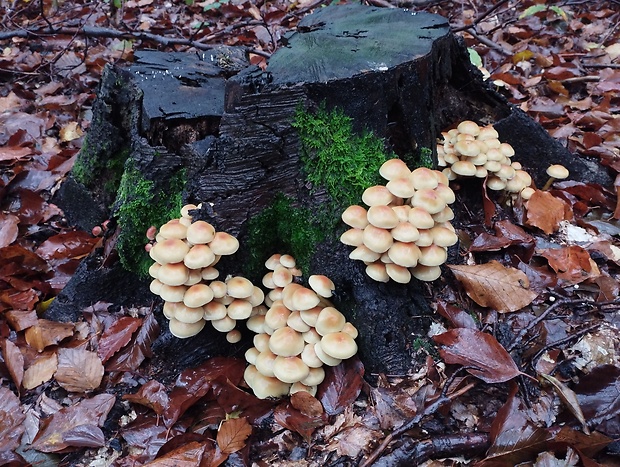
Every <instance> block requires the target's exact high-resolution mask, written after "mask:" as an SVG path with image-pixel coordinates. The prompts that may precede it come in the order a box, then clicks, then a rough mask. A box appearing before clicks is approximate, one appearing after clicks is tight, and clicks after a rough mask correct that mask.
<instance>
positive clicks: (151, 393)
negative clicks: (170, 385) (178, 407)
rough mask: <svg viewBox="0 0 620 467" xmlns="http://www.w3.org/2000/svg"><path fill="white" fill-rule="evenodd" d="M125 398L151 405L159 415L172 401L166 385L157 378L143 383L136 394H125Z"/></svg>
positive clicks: (136, 402)
mask: <svg viewBox="0 0 620 467" xmlns="http://www.w3.org/2000/svg"><path fill="white" fill-rule="evenodd" d="M123 399H125V400H127V401H129V402H133V403H134V404H141V405H144V406H146V407H149V408H150V409H152V410H153V411H154V412H155V413H156V414H157V415H161V414H163V413H164V410H165V409H166V407H168V404H169V403H170V399H169V398H168V393H167V392H166V387H165V386H164V385H163V384H161V383H160V382H159V381H155V380H151V381H149V382H148V383H146V384H143V385H142V387H141V388H140V389H139V390H138V392H136V393H135V394H125V395H124V396H123Z"/></svg>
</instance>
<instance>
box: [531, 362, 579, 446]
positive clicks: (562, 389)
mask: <svg viewBox="0 0 620 467" xmlns="http://www.w3.org/2000/svg"><path fill="white" fill-rule="evenodd" d="M540 376H541V377H542V378H544V379H545V380H547V381H548V382H549V383H551V385H552V386H553V387H554V388H555V390H556V392H557V393H558V396H560V399H561V400H562V402H564V405H566V407H567V408H568V410H570V412H571V413H572V414H573V415H574V416H575V418H576V419H577V420H579V423H581V426H582V427H583V432H584V433H585V434H586V435H589V434H590V430H589V429H588V423H587V422H586V419H585V417H584V416H583V412H582V411H581V407H580V406H579V401H578V400H577V395H576V394H575V392H574V391H573V390H572V389H571V388H569V387H568V386H566V385H565V384H564V383H563V382H562V381H560V380H559V379H557V378H556V377H555V376H551V375H547V374H545V373H540Z"/></svg>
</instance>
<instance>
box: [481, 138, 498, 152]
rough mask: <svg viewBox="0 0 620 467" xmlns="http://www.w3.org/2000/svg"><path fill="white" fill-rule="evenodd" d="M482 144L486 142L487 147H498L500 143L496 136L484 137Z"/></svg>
mask: <svg viewBox="0 0 620 467" xmlns="http://www.w3.org/2000/svg"><path fill="white" fill-rule="evenodd" d="M484 144H486V145H487V147H488V148H489V149H499V147H500V146H501V145H502V143H501V142H500V140H499V139H497V138H488V139H485V140H484ZM500 153H501V151H500Z"/></svg>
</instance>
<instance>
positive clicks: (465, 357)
mask: <svg viewBox="0 0 620 467" xmlns="http://www.w3.org/2000/svg"><path fill="white" fill-rule="evenodd" d="M433 340H434V341H435V342H437V343H438V344H439V345H441V346H442V347H441V349H440V350H439V354H440V355H441V358H443V359H444V360H445V361H446V363H454V364H458V365H463V366H472V367H474V368H471V369H468V370H467V371H468V372H469V373H471V374H472V375H474V376H476V377H477V378H480V379H481V380H483V381H486V382H487V383H503V382H505V381H509V380H511V379H512V378H514V377H515V376H518V375H520V374H521V372H520V371H519V368H517V365H516V364H515V362H514V360H513V359H512V357H511V356H510V354H509V353H508V352H507V351H506V349H504V348H503V347H502V346H501V344H500V343H499V342H497V340H496V339H495V338H494V337H493V336H492V335H490V334H487V333H485V332H481V331H478V330H476V329H466V328H457V329H451V330H450V331H448V332H444V333H443V334H439V335H436V336H433Z"/></svg>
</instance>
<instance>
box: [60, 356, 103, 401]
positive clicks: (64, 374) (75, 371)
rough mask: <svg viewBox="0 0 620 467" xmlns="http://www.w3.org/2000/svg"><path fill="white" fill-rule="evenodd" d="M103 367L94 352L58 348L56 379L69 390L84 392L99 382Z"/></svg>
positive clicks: (93, 387)
mask: <svg viewBox="0 0 620 467" xmlns="http://www.w3.org/2000/svg"><path fill="white" fill-rule="evenodd" d="M103 373H104V368H103V364H102V363H101V360H100V359H99V357H98V356H97V354H96V353H95V352H90V351H88V350H85V349H59V350H58V369H57V370H56V375H55V378H56V381H58V384H60V385H61V386H62V387H63V388H65V389H66V390H67V391H70V392H86V391H92V390H93V389H96V388H98V387H99V385H100V384H101V379H102V378H103Z"/></svg>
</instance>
